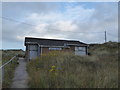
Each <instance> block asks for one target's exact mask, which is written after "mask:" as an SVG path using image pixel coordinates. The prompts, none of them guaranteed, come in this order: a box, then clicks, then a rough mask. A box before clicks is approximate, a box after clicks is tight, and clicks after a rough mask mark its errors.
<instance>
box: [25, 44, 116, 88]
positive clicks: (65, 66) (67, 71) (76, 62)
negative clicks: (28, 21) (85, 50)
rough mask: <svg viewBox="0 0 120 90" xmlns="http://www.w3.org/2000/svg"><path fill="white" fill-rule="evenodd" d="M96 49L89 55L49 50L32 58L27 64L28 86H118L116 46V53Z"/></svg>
mask: <svg viewBox="0 0 120 90" xmlns="http://www.w3.org/2000/svg"><path fill="white" fill-rule="evenodd" d="M103 47H104V46H103ZM98 48H99V47H98ZM100 48H102V47H100ZM91 51H92V50H91ZM97 51H98V52H97ZM97 51H95V50H94V52H92V53H95V52H96V54H94V55H91V56H75V55H73V54H71V53H64V52H51V53H49V54H47V55H45V54H44V55H42V56H41V57H37V58H36V59H34V60H31V61H30V62H28V64H27V71H28V73H29V76H30V79H29V86H30V87H31V88H117V87H118V58H117V57H118V53H117V48H116V49H114V50H113V51H115V52H116V53H115V52H110V51H109V50H107V49H102V50H101V49H100V51H99V50H97Z"/></svg>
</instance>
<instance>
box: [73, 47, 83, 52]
mask: <svg viewBox="0 0 120 90" xmlns="http://www.w3.org/2000/svg"><path fill="white" fill-rule="evenodd" d="M75 51H85V47H75Z"/></svg>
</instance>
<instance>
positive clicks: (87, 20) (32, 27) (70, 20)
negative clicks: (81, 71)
mask: <svg viewBox="0 0 120 90" xmlns="http://www.w3.org/2000/svg"><path fill="white" fill-rule="evenodd" d="M2 17H3V18H2V45H3V46H2V48H3V49H13V48H15V49H24V48H25V47H24V39H25V37H27V36H30V37H40V38H55V39H68V40H79V41H82V42H85V43H88V44H89V43H103V42H104V31H105V30H106V31H107V41H118V4H117V2H114V3H113V2H109V3H108V2H104V3H102V2H96V3H95V2H84V3H83V2H71V3H70V2H69V3H67V2H66V3H65V2H56V3H54V2H49V3H48V2H37V3H33V2H17V3H16V2H9V3H8V2H4V3H2Z"/></svg>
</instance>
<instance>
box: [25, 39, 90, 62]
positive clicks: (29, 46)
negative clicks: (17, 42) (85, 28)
mask: <svg viewBox="0 0 120 90" xmlns="http://www.w3.org/2000/svg"><path fill="white" fill-rule="evenodd" d="M25 46H26V59H27V60H31V59H33V58H36V57H37V56H40V55H42V54H47V53H49V52H51V51H64V52H72V53H74V54H75V55H87V54H88V50H87V44H85V43H83V42H80V41H73V40H59V39H44V38H32V37H25Z"/></svg>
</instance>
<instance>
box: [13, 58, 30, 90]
mask: <svg viewBox="0 0 120 90" xmlns="http://www.w3.org/2000/svg"><path fill="white" fill-rule="evenodd" d="M27 83H28V74H27V71H26V61H25V60H24V58H19V65H18V66H17V68H16V70H15V73H14V78H13V83H12V86H11V88H28V85H27Z"/></svg>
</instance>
